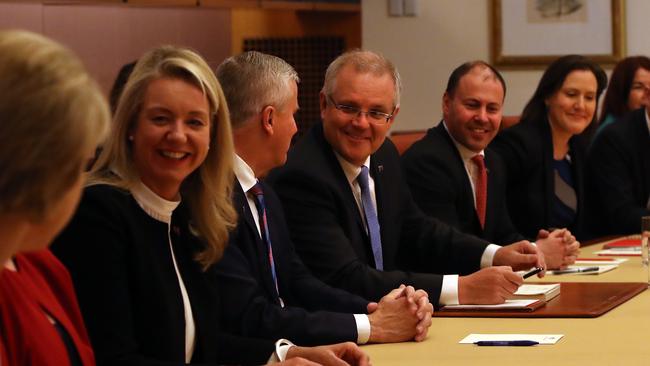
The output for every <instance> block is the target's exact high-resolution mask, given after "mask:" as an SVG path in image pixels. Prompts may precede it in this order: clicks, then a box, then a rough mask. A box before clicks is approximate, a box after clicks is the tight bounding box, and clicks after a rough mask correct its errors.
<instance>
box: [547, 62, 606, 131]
mask: <svg viewBox="0 0 650 366" xmlns="http://www.w3.org/2000/svg"><path fill="white" fill-rule="evenodd" d="M597 87H598V84H597V82H596V77H595V76H594V74H593V73H592V72H591V71H589V70H575V71H572V72H570V73H569V74H568V75H567V76H566V78H565V79H564V82H563V83H562V86H561V87H560V89H558V90H557V91H556V92H555V93H553V94H552V95H551V96H550V97H549V98H548V99H546V105H547V108H548V119H549V122H550V123H551V129H552V130H553V131H555V132H556V133H561V134H566V135H578V134H580V133H582V131H584V130H585V128H587V127H588V126H589V124H590V123H591V121H592V119H593V117H594V113H595V111H596V91H597Z"/></svg>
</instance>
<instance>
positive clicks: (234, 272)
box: [215, 51, 433, 345]
mask: <svg viewBox="0 0 650 366" xmlns="http://www.w3.org/2000/svg"><path fill="white" fill-rule="evenodd" d="M217 77H218V79H219V81H220V83H221V84H222V86H223V90H224V94H225V96H226V100H227V101H228V105H229V110H230V115H231V119H232V125H233V136H234V141H235V151H236V156H235V157H234V159H235V163H234V167H235V175H236V178H237V183H236V184H235V192H234V197H233V201H234V206H235V208H236V209H237V210H238V214H239V222H238V225H237V228H236V230H235V231H234V232H233V233H232V235H231V242H230V245H229V246H228V248H227V249H226V252H225V253H224V257H223V259H222V260H221V262H220V263H219V264H218V265H217V266H216V268H215V270H216V272H217V274H218V276H219V287H220V291H222V293H223V298H224V299H228V300H227V301H224V302H223V303H222V304H223V305H222V315H223V316H222V318H223V322H224V323H225V325H226V326H227V328H228V329H229V330H231V331H233V332H235V333H239V334H243V335H247V336H255V337H262V338H270V339H276V338H290V339H292V340H294V341H297V342H300V343H301V344H307V345H313V344H324V343H333V342H341V341H355V342H357V343H366V342H368V341H370V342H400V341H407V340H412V339H415V340H417V341H419V340H422V339H424V338H425V336H426V334H427V331H428V327H429V326H430V325H431V312H432V311H433V308H432V306H431V304H430V303H429V302H428V297H427V295H426V293H425V292H424V291H421V290H419V291H416V290H415V289H414V288H413V287H410V286H401V287H399V288H396V289H393V290H392V291H390V293H388V295H386V296H384V297H383V298H382V299H381V301H379V303H374V302H369V301H367V300H366V299H363V298H362V297H359V296H357V295H352V294H350V293H348V292H346V291H343V290H340V289H336V288H333V287H330V286H328V285H326V284H324V283H323V282H321V281H320V280H318V279H317V278H315V277H314V276H313V275H312V274H311V273H310V272H309V270H308V269H307V268H306V267H305V266H304V264H303V263H302V261H301V260H300V259H299V257H298V255H297V254H296V253H295V250H294V246H293V244H292V243H291V239H290V235H289V232H288V229H287V225H286V223H285V220H284V216H283V209H282V207H281V204H280V202H279V200H278V198H277V196H276V195H275V193H274V192H273V190H272V189H271V188H270V187H269V186H267V185H266V184H264V183H262V182H260V181H258V178H260V177H263V176H265V175H266V174H267V172H268V171H269V170H271V169H272V168H274V167H277V166H280V165H282V164H284V162H285V160H286V153H287V150H288V148H289V144H290V141H291V137H292V136H293V135H294V133H295V132H296V124H295V121H294V118H293V115H294V113H295V112H296V111H297V110H298V98H297V95H298V81H299V78H298V75H297V73H296V72H295V70H294V69H293V68H292V67H291V66H290V65H289V64H287V63H286V62H285V61H283V60H282V59H280V58H278V57H275V56H270V55H265V54H262V53H259V52H254V51H253V52H246V53H244V54H241V55H239V56H235V57H231V58H229V59H227V60H225V61H224V62H223V63H222V64H221V65H220V66H219V68H218V69H217Z"/></svg>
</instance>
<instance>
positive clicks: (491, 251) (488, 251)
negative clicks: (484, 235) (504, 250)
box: [481, 244, 501, 268]
mask: <svg viewBox="0 0 650 366" xmlns="http://www.w3.org/2000/svg"><path fill="white" fill-rule="evenodd" d="M499 249H501V246H500V245H496V244H489V245H488V246H487V247H486V248H485V251H483V255H482V256H481V268H487V267H492V262H493V261H494V255H495V254H496V252H497V250H499Z"/></svg>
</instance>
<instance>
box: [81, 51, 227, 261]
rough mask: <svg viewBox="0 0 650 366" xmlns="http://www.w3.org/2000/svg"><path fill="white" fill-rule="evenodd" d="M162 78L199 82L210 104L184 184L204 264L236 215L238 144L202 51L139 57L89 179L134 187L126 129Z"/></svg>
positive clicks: (215, 255)
mask: <svg viewBox="0 0 650 366" xmlns="http://www.w3.org/2000/svg"><path fill="white" fill-rule="evenodd" d="M160 78H173V79H181V80H183V81H185V82H187V83H190V84H192V85H194V86H196V87H197V88H199V89H200V90H201V91H202V92H203V94H204V95H205V96H206V97H207V99H208V103H209V105H210V115H211V126H210V149H209V151H208V155H207V157H206V159H205V161H203V163H202V164H201V165H200V166H199V168H198V169H196V170H195V171H194V172H192V174H190V175H189V176H188V177H187V178H186V179H185V181H184V182H183V183H182V185H181V195H182V197H183V201H184V202H186V203H187V204H188V205H189V209H190V213H191V223H190V224H191V225H192V229H193V231H194V232H195V233H196V234H197V236H198V237H199V238H200V239H201V240H202V241H203V243H204V245H205V247H204V249H203V250H202V251H200V252H199V253H198V254H197V256H196V258H195V259H196V260H197V261H198V262H199V263H201V265H202V266H203V269H204V270H205V269H207V268H208V267H209V266H210V265H212V264H214V263H215V262H217V261H218V260H219V259H220V258H221V255H222V254H223V250H224V248H225V246H226V243H227V241H228V231H229V230H230V229H231V228H233V227H234V225H235V223H236V218H237V217H236V213H235V210H234V209H233V207H232V204H231V191H232V184H233V179H234V175H233V171H232V164H233V154H234V150H233V142H232V134H231V128H230V119H229V117H228V107H227V106H226V101H225V98H224V95H223V91H222V89H221V85H219V82H218V81H217V79H216V77H215V76H214V73H213V72H212V70H211V69H210V67H209V66H208V64H207V63H206V62H205V61H204V60H203V59H202V58H201V56H199V55H198V54H196V53H195V52H193V51H191V50H188V49H184V48H179V47H174V46H162V47H158V48H155V49H153V50H151V51H149V52H148V53H146V54H145V55H144V56H142V57H141V58H140V59H139V61H138V63H137V64H136V65H135V68H134V69H133V73H132V74H131V76H130V77H129V80H128V82H127V83H126V85H125V87H124V91H123V92H122V95H121V96H120V98H119V100H118V104H117V108H116V110H115V117H114V121H113V123H114V125H113V130H112V133H111V135H110V137H109V139H108V142H107V143H106V145H105V146H104V150H103V151H102V153H101V154H100V156H99V158H98V161H97V163H96V164H95V166H94V167H93V170H92V175H91V177H92V178H91V181H90V184H97V183H104V184H110V185H114V186H118V187H121V188H124V189H127V190H130V189H131V188H132V187H133V186H134V185H135V184H138V183H139V180H140V178H139V174H138V172H137V171H136V167H135V164H134V163H133V156H132V149H131V144H130V142H129V140H128V135H129V134H130V133H131V132H132V131H133V129H134V127H135V124H136V123H137V120H138V116H139V114H140V111H141V109H142V105H143V101H144V97H145V93H146V91H147V87H148V86H149V84H150V83H151V82H152V81H153V80H157V79H160ZM178 97H179V98H182V97H183V96H182V95H179V96H178Z"/></svg>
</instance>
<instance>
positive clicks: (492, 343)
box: [474, 341, 539, 346]
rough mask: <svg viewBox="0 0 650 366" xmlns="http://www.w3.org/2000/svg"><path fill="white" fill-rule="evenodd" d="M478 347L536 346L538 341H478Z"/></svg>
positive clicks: (476, 343)
mask: <svg viewBox="0 0 650 366" xmlns="http://www.w3.org/2000/svg"><path fill="white" fill-rule="evenodd" d="M474 344H475V345H477V346H535V345H537V344H539V342H537V341H478V342H474Z"/></svg>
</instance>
